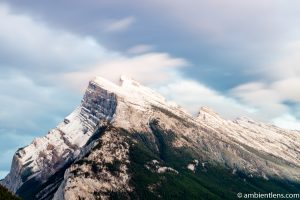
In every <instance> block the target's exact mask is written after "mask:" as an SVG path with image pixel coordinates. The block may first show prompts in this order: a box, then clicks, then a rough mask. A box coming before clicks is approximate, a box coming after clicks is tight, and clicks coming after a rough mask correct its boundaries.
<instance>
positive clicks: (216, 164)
mask: <svg viewBox="0 0 300 200" xmlns="http://www.w3.org/2000/svg"><path fill="white" fill-rule="evenodd" d="M199 98H205V97H199ZM299 135H300V132H299V131H291V130H285V129H281V128H278V127H276V126H274V125H271V124H266V123H261V122H256V121H254V120H251V119H248V118H237V119H236V120H233V121H231V120H224V119H222V118H221V117H220V116H219V115H218V114H217V113H216V112H214V111H212V110H211V109H209V108H206V107H203V108H201V109H200V111H199V115H198V116H197V117H193V116H191V115H190V114H188V113H187V112H185V111H184V110H183V109H182V108H180V107H179V106H177V105H175V104H174V103H170V102H167V101H166V100H165V98H164V97H163V96H161V95H159V94H157V93H156V92H154V91H153V90H151V89H149V88H147V87H144V86H142V85H141V84H140V83H138V82H136V81H134V80H132V79H130V78H128V77H125V76H122V77H121V80H120V85H116V84H114V83H111V82H109V81H107V80H105V79H103V78H100V77H97V78H95V79H93V80H91V81H90V83H89V85H88V88H87V90H86V92H85V94H84V97H83V100H82V101H81V104H80V106H79V107H78V108H76V109H75V111H73V112H72V113H71V114H70V115H69V116H67V117H66V118H65V119H64V120H63V121H62V122H61V123H60V124H59V125H58V126H57V127H56V128H54V129H52V130H50V131H49V132H48V133H47V135H46V136H44V137H41V138H36V139H35V140H34V141H33V142H32V143H31V144H30V145H28V146H26V147H23V148H21V149H19V150H18V151H17V152H16V153H15V155H14V157H13V161H12V166H11V170H10V173H9V174H8V175H7V177H5V179H4V180H2V181H1V184H2V185H4V186H5V187H7V188H8V189H10V190H11V191H12V192H15V193H16V194H17V195H18V196H20V197H22V198H23V199H25V200H26V199H30V200H32V199H39V200H48V199H54V200H62V199H66V200H77V199H78V200H79V199H89V200H90V199H91V200H92V199H235V198H236V194H237V193H238V192H242V193H251V192H257V193H258V192H261V193H267V192H273V193H298V192H299V191H300V150H299V149H300V137H299Z"/></svg>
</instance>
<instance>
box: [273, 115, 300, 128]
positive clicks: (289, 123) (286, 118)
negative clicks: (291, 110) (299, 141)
mask: <svg viewBox="0 0 300 200" xmlns="http://www.w3.org/2000/svg"><path fill="white" fill-rule="evenodd" d="M272 122H273V123H274V124H276V125H277V126H279V127H282V128H286V129H294V130H300V122H299V119H297V118H296V117H295V116H293V115H291V114H284V115H282V116H279V117H277V118H275V119H273V120H272Z"/></svg>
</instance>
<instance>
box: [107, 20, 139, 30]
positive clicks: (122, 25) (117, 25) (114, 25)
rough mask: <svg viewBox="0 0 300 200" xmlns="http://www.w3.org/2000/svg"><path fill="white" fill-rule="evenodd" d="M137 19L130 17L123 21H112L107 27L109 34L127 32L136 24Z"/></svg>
mask: <svg viewBox="0 0 300 200" xmlns="http://www.w3.org/2000/svg"><path fill="white" fill-rule="evenodd" d="M135 21H136V19H135V18H134V17H132V16H130V17H125V18H123V19H118V20H111V22H109V24H108V25H107V27H106V31H107V32H120V31H124V30H127V29H128V28H129V27H130V26H131V25H132V24H133V23H134V22H135Z"/></svg>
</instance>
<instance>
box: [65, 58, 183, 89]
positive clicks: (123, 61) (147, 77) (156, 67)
mask: <svg viewBox="0 0 300 200" xmlns="http://www.w3.org/2000/svg"><path fill="white" fill-rule="evenodd" d="M187 65H188V63H187V61H185V60H184V59H181V58H174V57H171V56H170V55H168V54H166V53H147V54H142V55H138V56H134V57H126V56H123V57H119V58H115V59H113V60H110V61H108V62H102V63H99V64H96V65H94V66H92V67H90V68H89V69H85V70H82V71H76V72H70V73H66V74H64V75H63V77H62V79H65V80H67V82H69V83H71V85H73V86H75V87H76V88H78V87H79V88H82V87H83V86H85V85H86V83H87V82H88V80H90V79H91V78H93V77H95V76H97V75H99V76H102V77H104V78H107V79H110V80H114V81H115V82H116V81H117V80H119V77H120V76H121V75H122V74H126V75H128V76H131V77H134V78H135V79H136V80H139V81H140V82H142V83H144V84H150V83H160V84H162V83H164V82H166V81H168V80H170V79H172V78H173V75H174V74H175V73H176V71H175V70H176V69H178V68H179V67H183V66H187Z"/></svg>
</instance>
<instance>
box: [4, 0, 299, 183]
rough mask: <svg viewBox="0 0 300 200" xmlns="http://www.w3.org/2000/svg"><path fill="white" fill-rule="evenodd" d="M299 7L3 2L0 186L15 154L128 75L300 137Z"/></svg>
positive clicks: (231, 0)
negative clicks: (101, 87) (87, 97)
mask: <svg viewBox="0 0 300 200" xmlns="http://www.w3.org/2000/svg"><path fill="white" fill-rule="evenodd" d="M299 9H300V2H298V1H293V0H251V1H250V0H244V1H238V0H227V1H223V0H185V1H174V0H172V1H171V0H164V1H159V0H144V1H142V2H141V1H138V0H122V1H116V0H102V1H97V0H61V1H38V0H22V1H19V0H9V1H8V0H7V1H6V0H0V96H1V98H0V158H1V159H0V178H3V177H4V176H5V175H6V174H7V173H8V171H9V169H10V165H11V159H12V156H13V154H14V152H15V151H16V150H17V149H18V148H20V147H22V146H25V145H27V144H29V143H30V142H31V141H32V140H33V138H35V137H38V136H43V135H45V134H46V133H47V131H48V130H49V129H51V128H53V127H55V126H56V125H57V124H58V123H59V122H60V121H62V120H63V118H64V116H66V115H67V114H68V113H70V112H71V111H72V110H74V108H76V106H78V105H79V103H80V100H81V98H82V96H83V93H84V89H85V87H86V86H87V84H88V81H89V80H90V79H91V78H93V77H94V76H102V77H105V78H107V79H109V80H111V81H117V80H118V78H119V76H120V75H121V74H126V75H128V76H131V77H132V78H134V79H136V80H138V81H139V82H141V83H143V84H145V85H147V86H149V87H151V88H153V89H155V90H157V91H159V92H160V93H161V94H163V95H164V96H166V98H167V99H168V100H170V101H174V102H176V103H178V104H179V105H181V106H182V107H184V108H185V109H186V110H187V111H188V112H190V113H191V114H193V115H196V114H197V112H198V110H199V109H200V107H201V106H208V107H211V108H212V109H214V110H215V111H217V112H218V113H219V114H220V115H221V116H223V117H224V118H226V119H233V118H235V117H238V116H248V117H250V118H253V119H256V120H261V121H265V122H270V123H274V124H276V125H277V126H280V127H283V128H288V129H297V130H300V92H299V89H298V87H299V85H300V66H299V65H300V13H299Z"/></svg>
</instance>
